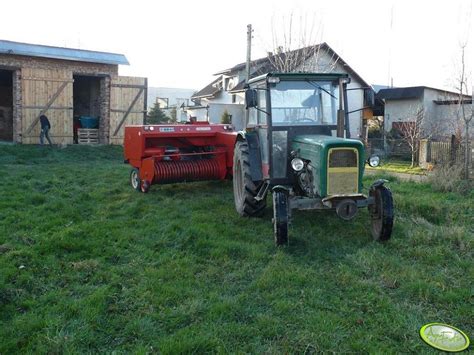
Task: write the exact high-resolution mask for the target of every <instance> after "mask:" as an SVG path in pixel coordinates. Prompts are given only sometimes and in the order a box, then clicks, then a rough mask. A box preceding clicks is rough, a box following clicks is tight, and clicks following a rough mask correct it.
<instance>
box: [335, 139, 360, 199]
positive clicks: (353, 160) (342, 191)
mask: <svg viewBox="0 0 474 355" xmlns="http://www.w3.org/2000/svg"><path fill="white" fill-rule="evenodd" d="M328 157H329V158H328V179H327V194H328V195H347V194H356V193H358V192H359V164H358V160H359V154H358V151H357V149H355V148H332V149H329V152H328Z"/></svg>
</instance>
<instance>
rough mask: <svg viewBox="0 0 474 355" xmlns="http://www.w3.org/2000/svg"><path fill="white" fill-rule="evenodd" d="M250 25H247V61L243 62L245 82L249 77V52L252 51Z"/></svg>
mask: <svg viewBox="0 0 474 355" xmlns="http://www.w3.org/2000/svg"><path fill="white" fill-rule="evenodd" d="M252 32H253V30H252V25H250V24H249V25H247V61H246V62H245V83H246V84H247V83H248V82H249V79H250V53H251V51H252Z"/></svg>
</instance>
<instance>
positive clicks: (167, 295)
mask: <svg viewBox="0 0 474 355" xmlns="http://www.w3.org/2000/svg"><path fill="white" fill-rule="evenodd" d="M128 174H129V167H128V166H127V165H125V164H123V163H122V154H121V150H120V148H117V147H78V146H73V147H68V148H66V149H56V148H55V149H50V148H48V147H44V148H41V147H37V146H34V147H31V146H5V145H3V146H0V176H1V177H0V196H1V199H0V353H1V354H11V353H28V352H30V353H62V352H74V353H85V352H112V351H117V352H136V353H146V352H160V353H164V354H166V353H190V352H194V353H203V352H217V353H228V352H249V353H264V352H267V353H315V352H322V351H332V352H354V353H365V352H371V353H387V352H390V353H393V352H402V353H407V352H411V353H425V352H431V351H432V350H431V349H430V348H429V347H428V346H427V345H425V344H424V343H423V342H422V341H421V340H420V338H419V335H418V331H419V329H420V327H421V326H422V325H424V324H425V323H428V322H446V323H450V324H452V325H455V326H457V327H459V328H461V329H462V330H464V331H465V332H466V333H467V334H468V335H469V336H470V337H471V339H472V338H473V337H474V312H473V309H474V307H473V296H474V295H473V290H474V285H473V280H474V267H473V250H474V241H473V240H474V192H471V193H470V195H466V196H460V195H457V194H442V193H435V192H432V191H431V188H430V186H429V185H424V184H413V183H403V182H399V181H397V180H394V178H389V179H391V182H390V187H391V188H392V191H393V193H394V197H395V203H396V213H397V216H396V226H395V229H394V233H393V236H392V240H391V241H390V242H388V243H386V244H380V243H376V242H373V241H372V240H371V237H370V233H369V229H368V213H367V211H365V210H363V211H360V214H359V215H358V216H357V217H356V219H355V220H353V221H352V222H344V221H341V220H339V219H338V218H337V217H336V216H335V214H334V213H322V212H316V211H312V212H296V213H295V216H294V217H295V218H294V223H293V225H292V227H291V230H290V233H291V236H290V246H289V247H285V248H276V247H275V246H274V244H273V233H272V225H271V208H270V207H271V206H269V207H268V208H267V212H266V215H265V218H263V219H245V218H240V217H239V216H238V215H237V214H236V212H235V210H234V206H233V197H232V183H231V182H204V183H187V184H173V185H166V186H156V185H155V186H152V188H151V190H150V192H149V193H148V194H141V193H137V192H135V191H133V190H132V188H131V187H130V186H129V183H128ZM373 179H375V178H374V177H371V180H373ZM369 183H370V181H369V180H367V181H365V184H366V185H368V184H369Z"/></svg>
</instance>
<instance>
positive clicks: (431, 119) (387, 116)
mask: <svg viewBox="0 0 474 355" xmlns="http://www.w3.org/2000/svg"><path fill="white" fill-rule="evenodd" d="M377 98H379V99H381V100H383V101H384V103H385V105H384V129H385V131H386V132H390V131H391V130H400V129H401V125H402V124H403V123H404V122H415V120H416V116H417V114H421V115H423V118H422V120H420V121H421V122H422V131H423V135H425V136H431V137H434V138H442V137H448V136H451V135H452V134H460V133H463V129H464V127H463V121H462V118H461V116H460V110H461V105H460V104H459V94H457V93H455V92H451V91H446V90H441V89H435V88H431V87H427V86H414V87H404V88H389V89H382V90H380V91H379V92H378V93H377ZM462 105H463V106H464V109H465V111H466V112H467V113H468V114H471V112H472V96H467V95H464V96H463V99H462Z"/></svg>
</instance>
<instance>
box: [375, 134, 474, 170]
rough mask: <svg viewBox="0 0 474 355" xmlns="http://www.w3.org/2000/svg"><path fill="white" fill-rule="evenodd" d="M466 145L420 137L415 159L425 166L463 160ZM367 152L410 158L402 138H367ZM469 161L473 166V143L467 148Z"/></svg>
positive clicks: (397, 157)
mask: <svg viewBox="0 0 474 355" xmlns="http://www.w3.org/2000/svg"><path fill="white" fill-rule="evenodd" d="M465 148H466V145H465V143H464V142H461V143H459V142H456V141H455V140H451V141H434V140H428V139H422V140H420V141H419V144H418V146H417V148H416V160H417V162H418V163H419V164H420V166H422V167H424V168H426V167H427V166H428V165H429V164H431V165H436V164H440V163H443V162H452V163H462V162H464V155H465V151H466V150H465ZM367 152H368V154H378V155H382V156H385V157H387V158H396V159H410V158H411V148H410V146H409V145H408V143H407V142H406V141H405V140H403V139H389V138H385V139H383V138H369V140H368V141H367ZM469 152H470V156H469V162H470V165H471V166H472V167H474V145H473V144H472V143H471V146H470V148H469Z"/></svg>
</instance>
